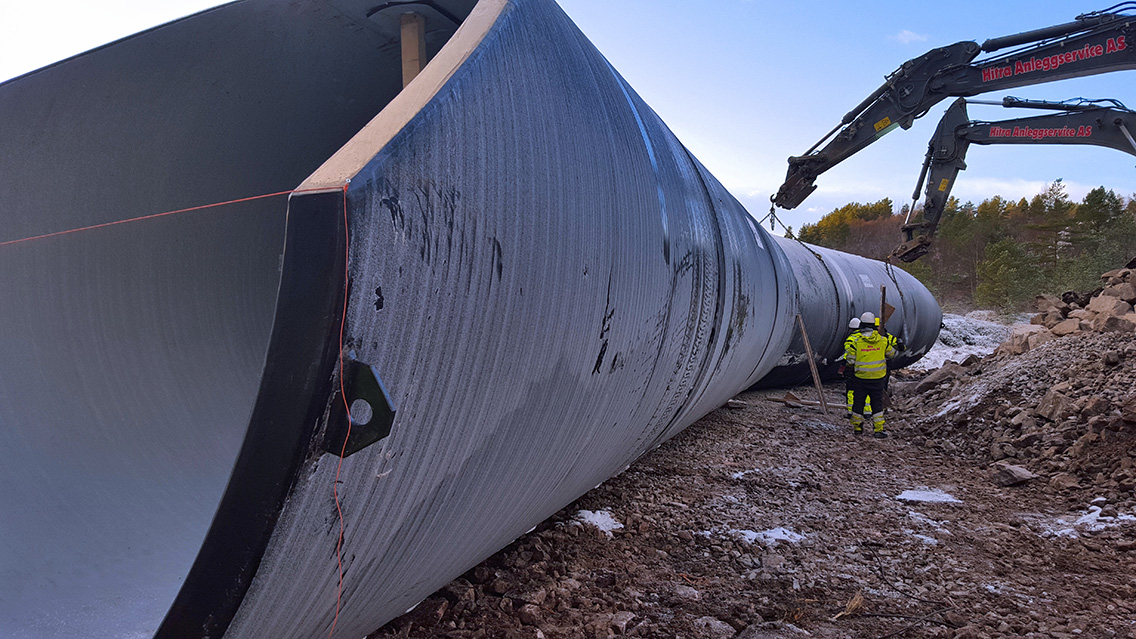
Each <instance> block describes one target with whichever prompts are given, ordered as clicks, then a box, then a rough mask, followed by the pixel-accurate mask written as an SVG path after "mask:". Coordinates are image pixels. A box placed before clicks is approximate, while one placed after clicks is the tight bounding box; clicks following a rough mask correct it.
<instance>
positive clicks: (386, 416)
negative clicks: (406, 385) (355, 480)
mask: <svg viewBox="0 0 1136 639" xmlns="http://www.w3.org/2000/svg"><path fill="white" fill-rule="evenodd" d="M343 388H344V390H345V391H346V395H347V399H346V401H344V397H343V394H341V393H340V391H339V390H338V389H337V390H336V391H335V394H334V395H332V398H331V410H330V411H328V418H327V429H326V431H325V433H324V438H323V443H322V445H321V448H322V449H323V450H324V451H326V452H329V453H331V454H333V455H338V456H340V457H349V456H350V455H353V454H355V453H357V452H359V451H361V450H363V449H364V448H367V447H368V446H370V445H372V444H374V443H376V442H378V441H381V440H383V439H385V438H386V437H387V436H388V435H390V432H391V426H393V425H394V418H395V413H396V409H395V406H394V403H393V402H392V401H391V398H390V394H389V393H388V392H387V389H386V386H384V385H383V381H382V378H380V377H379V372H378V370H377V369H375V367H374V366H371V365H369V364H365V363H363V362H360V361H357V360H355V359H347V358H345V360H344V362H343ZM349 406H350V411H348V407H349ZM349 412H350V415H351V417H350V420H349V419H348V413H349Z"/></svg>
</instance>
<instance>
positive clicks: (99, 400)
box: [0, 0, 937, 638]
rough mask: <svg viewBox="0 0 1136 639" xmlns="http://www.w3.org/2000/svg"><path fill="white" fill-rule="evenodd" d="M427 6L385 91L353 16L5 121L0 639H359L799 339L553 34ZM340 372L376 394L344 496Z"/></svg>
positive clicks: (498, 12)
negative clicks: (409, 61)
mask: <svg viewBox="0 0 1136 639" xmlns="http://www.w3.org/2000/svg"><path fill="white" fill-rule="evenodd" d="M438 5H439V6H440V7H441V8H442V9H444V12H435V13H436V14H437V15H433V14H430V10H431V8H430V7H428V6H425V7H424V8H422V10H423V12H425V13H427V14H428V15H427V18H428V32H429V34H430V37H431V38H433V39H432V40H431V42H432V43H433V44H432V45H431V52H432V53H433V54H435V57H434V60H433V61H432V62H431V63H430V64H429V65H428V66H427V67H426V69H425V70H424V71H423V73H422V74H421V75H419V76H418V78H417V79H415V81H414V82H413V83H411V85H410V86H409V87H407V88H406V89H405V90H400V89H401V85H400V79H401V68H400V65H399V64H398V60H397V57H396V56H397V51H398V48H397V46H396V42H395V40H394V38H395V37H396V34H397V29H396V28H394V26H393V25H396V24H397V22H398V15H397V12H396V13H395V14H393V15H391V14H389V11H388V10H384V11H380V12H379V13H378V14H376V15H373V16H371V17H370V18H368V17H367V16H368V13H370V11H371V9H373V8H374V6H373V3H367V2H356V1H354V0H336V1H334V2H330V3H328V2H324V1H322V0H321V1H318V2H317V1H316V0H310V1H302V2H290V3H280V2H275V1H269V0H246V1H244V2H237V3H233V4H230V5H226V6H224V7H221V8H219V9H216V10H213V11H210V12H206V13H204V14H200V15H197V16H194V17H191V18H188V19H185V20H181V21H178V22H175V23H171V24H170V25H166V26H164V27H160V28H158V29H154V30H151V31H149V32H146V33H143V34H139V35H138V36H134V37H132V38H128V39H126V40H123V41H120V42H117V43H114V44H112V45H108V46H107V47H104V48H102V49H99V50H96V51H93V52H90V53H88V54H84V55H82V56H78V57H76V58H74V59H71V60H68V61H65V62H63V63H60V64H58V65H55V66H53V67H50V68H47V69H44V70H41V71H39V72H36V73H33V74H30V75H28V76H25V77H23V78H20V79H17V80H14V81H12V82H9V83H6V84H4V85H0V139H2V140H3V141H4V142H5V148H6V149H18V152H6V153H5V154H4V155H3V156H2V157H0V215H2V216H3V220H4V224H3V225H2V226H0V268H2V270H0V272H2V273H4V277H3V278H0V296H2V297H0V299H3V301H4V303H3V304H2V305H0V327H2V329H0V349H2V353H3V357H2V358H0V447H2V448H3V450H4V451H5V453H6V454H5V457H4V460H3V461H0V482H2V483H3V484H4V485H5V487H6V490H5V491H4V493H3V495H0V534H3V538H4V539H5V544H4V546H3V550H2V551H0V552H2V553H3V554H2V555H0V575H2V576H3V578H2V579H0V629H2V630H3V632H2V633H0V634H4V635H5V636H15V637H36V638H38V637H72V636H99V637H138V636H148V635H156V636H159V637H202V636H208V637H219V636H226V637H265V636H271V637H313V636H318V635H323V636H326V635H327V633H328V631H329V630H330V628H331V626H332V624H333V622H334V624H335V627H336V634H337V635H338V636H361V635H362V634H365V633H367V632H369V631H371V630H373V629H374V628H376V627H377V626H379V625H381V624H382V623H383V622H385V621H386V620H388V619H390V618H392V617H393V616H395V615H397V614H399V613H401V612H402V611H404V610H406V609H407V608H409V607H410V606H412V605H413V604H414V603H415V602H417V601H418V600H420V599H421V598H422V597H424V596H426V595H428V594H429V593H430V592H432V591H433V590H434V589H436V588H437V587H439V586H441V585H442V584H444V583H446V582H447V581H448V580H450V579H452V578H453V577H454V576H456V575H458V574H460V573H461V572H463V571H464V570H466V569H467V568H469V567H470V566H472V565H474V564H476V563H477V562H479V561H480V560H481V559H483V558H484V557H486V556H488V555H489V554H491V553H492V552H494V551H495V550H497V549H499V548H500V547H502V546H504V545H505V544H507V543H508V542H509V541H511V540H512V539H514V538H516V537H517V536H518V535H520V534H522V533H523V532H524V531H525V530H527V529H529V528H531V527H532V526H534V525H536V524H537V523H538V522H540V521H541V520H543V519H544V518H546V517H548V516H549V515H550V514H552V513H553V512H555V511H556V510H557V509H559V508H561V507H562V506H564V505H565V504H567V503H569V502H570V501H571V500H573V499H575V498H576V497H578V496H579V495H581V494H582V493H584V492H585V491H587V490H588V489H590V488H592V487H593V486H595V485H596V484H598V483H600V482H602V481H604V480H605V479H606V478H608V477H610V476H611V475H613V474H614V473H617V472H619V471H620V470H621V469H623V468H625V467H626V466H627V465H628V464H630V463H631V462H632V461H634V460H635V459H636V458H637V457H638V456H640V455H641V454H643V453H644V452H646V451H648V450H650V449H651V448H653V447H655V446H657V445H658V444H659V443H661V442H662V441H664V440H666V439H667V438H669V437H671V436H673V435H674V434H676V433H678V432H679V431H680V430H682V429H683V428H685V427H686V426H687V425H689V424H690V423H692V422H693V421H695V420H696V419H698V418H699V417H701V416H702V415H705V414H706V413H707V412H709V411H711V410H713V409H714V408H715V407H717V406H720V405H721V404H722V403H724V402H725V401H726V400H727V399H728V398H729V397H730V396H732V395H733V394H735V393H736V392H738V391H739V390H742V389H744V388H746V387H748V386H750V385H752V384H753V383H755V382H756V381H758V380H759V379H761V378H763V377H765V376H766V375H767V373H768V372H769V371H770V370H772V369H773V368H774V366H775V365H776V364H777V363H778V361H779V360H780V359H781V357H782V355H783V353H784V352H785V351H786V349H787V348H790V343H791V340H792V336H793V334H794V331H795V326H794V317H795V315H796V313H797V312H798V309H800V310H802V311H803V312H804V313H805V315H806V320H807V321H809V322H811V323H813V324H815V323H816V321H815V320H814V319H813V318H812V312H811V311H809V310H808V309H809V308H810V306H809V304H810V303H811V302H808V303H806V301H808V300H812V297H810V296H811V295H813V294H812V293H809V292H802V293H798V288H799V284H798V281H799V280H801V278H802V274H801V273H798V272H797V271H796V270H795V268H794V267H793V266H792V260H793V258H792V255H793V251H792V250H789V251H786V249H785V248H783V247H782V245H781V244H779V242H778V241H777V240H775V239H774V238H772V237H770V236H769V235H768V234H767V233H765V232H764V231H763V230H761V229H760V228H758V227H757V226H756V225H755V224H754V222H753V220H752V219H751V218H750V217H749V216H748V215H747V214H746V212H745V211H744V209H743V208H742V207H741V206H740V205H739V204H738V203H737V201H736V200H734V199H733V198H732V197H731V196H730V195H729V194H728V193H727V192H726V191H725V190H724V189H723V188H722V186H721V185H720V184H719V183H718V182H717V181H716V180H715V179H714V178H713V177H712V176H711V175H710V174H709V173H708V172H707V171H706V170H705V169H704V168H703V167H702V166H701V165H700V164H699V163H698V162H697V161H696V160H694V159H693V158H692V157H691V156H690V154H689V153H688V152H687V151H686V149H685V148H684V147H683V146H682V145H681V144H680V143H679V142H678V140H676V139H675V137H674V136H673V135H672V134H671V133H670V131H669V130H667V128H666V127H665V126H664V125H663V123H662V122H661V121H660V120H659V119H658V117H657V116H656V115H655V114H654V113H653V112H652V111H651V110H650V109H649V108H648V107H647V105H646V104H644V103H643V102H642V100H640V99H639V98H638V96H637V95H636V94H635V93H634V91H633V90H632V89H631V88H630V87H629V86H628V85H627V83H626V82H625V81H624V80H623V79H622V78H621V77H620V76H619V75H618V73H616V71H615V70H614V69H613V68H612V67H611V66H610V65H609V64H608V63H607V62H606V60H604V59H603V57H602V56H601V55H600V54H599V53H598V52H597V51H596V50H595V48H594V47H593V46H592V45H591V44H590V43H589V42H588V41H587V40H586V39H585V38H584V37H583V36H582V35H581V34H580V33H579V31H578V30H577V29H576V28H575V27H574V26H573V25H572V24H571V22H570V21H569V20H568V18H567V17H566V16H565V15H564V14H563V12H561V11H560V9H559V8H558V7H557V6H556V5H555V4H554V3H553V2H551V0H481V2H479V3H477V4H476V6H474V5H473V4H472V2H465V3H463V2H458V1H456V0H455V1H452V2H451V1H441V0H439V2H438ZM443 13H449V14H452V15H455V16H459V17H461V18H462V19H463V20H464V22H463V24H462V26H461V28H460V29H458V30H457V32H456V33H454V25H453V24H452V23H450V22H449V21H448V20H444V19H442V18H444V15H443ZM431 16H433V17H431ZM443 23H445V24H448V26H442V25H443ZM443 42H446V44H445V46H442V43H443ZM372 118H373V119H372ZM296 187H300V191H298V192H296V193H294V194H293V195H292V196H291V197H290V198H289V199H287V200H286V199H284V198H283V197H275V198H265V199H258V200H252V201H248V202H243V203H240V204H232V205H227V206H222V207H212V208H207V209H201V210H197V211H193V212H188V213H180V214H176V215H169V216H162V217H156V218H148V219H145V220H142V221H138V222H131V223H124V224H115V225H113V226H99V227H98V228H93V229H88V230H85V231H82V232H76V233H70V234H67V235H62V236H51V237H46V238H42V239H38V240H34V241H26V242H18V243H9V244H3V242H11V241H14V240H20V239H22V238H27V237H32V236H37V235H41V234H47V233H53V232H58V231H64V230H69V229H79V228H85V227H91V226H97V225H101V224H108V223H116V222H120V221H125V220H130V219H134V218H138V217H141V216H147V215H152V214H155V213H160V212H165V211H172V210H177V209H183V208H187V207H193V206H199V205H205V204H211V203H216V202H222V201H226V200H233V199H240V198H246V197H251V196H256V195H261V194H268V193H273V192H277V191H282V190H291V189H294V188H296ZM857 259H858V258H857ZM856 268H859V267H858V266H857V267H856ZM801 281H803V280H801ZM345 285H346V288H345ZM817 290H818V291H819V290H821V289H817ZM344 293H346V295H345V296H344ZM817 295H820V297H819V298H818V299H823V296H824V295H827V293H823V294H821V293H817ZM928 299H929V297H928ZM344 303H345V305H344ZM914 303H915V304H916V307H917V309H918V310H919V312H920V313H921V312H922V306H920V305H925V304H927V303H928V302H927V301H926V300H922V299H921V298H920V300H917V301H916V302H914ZM929 304H930V305H932V306H934V301H933V300H930V302H929ZM905 309H906V307H905ZM928 312H929V311H928ZM934 312H937V306H934ZM821 323H822V324H823V322H821ZM889 327H890V325H889ZM829 328H831V327H829ZM810 330H813V329H811V328H810ZM824 330H825V329H824V327H818V328H816V331H817V333H818V335H819V334H820V333H823V332H824ZM830 332H836V331H830ZM341 333H342V339H341ZM341 355H342V359H344V360H346V362H345V364H344V365H343V366H344V368H343V369H342V370H345V371H347V377H348V378H349V379H344V380H342V381H343V382H344V386H345V387H346V388H348V389H349V391H348V395H349V397H348V398H347V399H348V400H349V401H350V400H353V399H356V398H355V397H353V396H351V395H353V393H354V392H355V390H353V389H356V388H365V387H367V385H368V384H370V387H371V388H373V389H382V390H383V391H384V392H385V397H384V396H381V394H380V395H379V396H376V395H370V396H368V397H367V398H366V399H368V400H369V401H370V402H371V403H372V406H371V408H372V409H373V412H374V415H375V416H374V419H373V422H374V423H368V424H366V425H364V424H363V423H362V421H365V420H364V418H363V417H360V418H359V423H357V424H356V425H355V426H354V428H356V429H357V430H356V431H355V432H356V436H357V437H358V435H359V434H360V433H363V434H365V435H366V434H373V435H374V436H375V438H377V441H376V442H374V443H370V441H369V440H368V441H366V442H363V443H360V444H359V445H358V448H359V449H358V450H356V449H355V448H356V447H355V446H352V447H351V448H350V449H349V452H350V453H351V454H350V455H349V456H347V457H346V458H345V459H343V460H342V467H340V458H339V457H338V456H337V455H336V454H333V453H329V452H326V451H328V450H332V451H337V452H338V451H339V450H341V449H340V447H339V446H338V444H339V440H338V439H337V433H339V432H340V431H341V429H342V427H344V426H345V425H346V423H345V422H344V421H343V420H344V417H343V416H342V413H343V412H344V411H343V410H341V409H340V408H339V406H340V405H341V404H340V403H341V402H342V401H343V398H342V397H339V396H338V395H337V389H338V388H339V387H340V381H341V380H340V370H341V364H340V359H341V357H340V356H341ZM372 375H373V377H372ZM388 402H389V404H390V405H389V407H388V406H386V404H387V403H388ZM388 408H389V409H390V410H394V411H397V412H394V414H393V415H391V413H390V411H389V410H388ZM359 410H360V411H361V409H359ZM360 414H361V412H360ZM387 418H392V419H391V420H390V422H389V423H388V422H386V421H385V420H386V419H387ZM377 424H382V425H386V426H389V427H390V432H389V434H386V435H385V436H384V434H385V432H384V431H381V430H378V429H376V428H375V426H376V425H377ZM351 441H352V442H357V441H358V439H357V438H356V439H354V440H351ZM337 477H338V480H337ZM337 482H338V483H337ZM336 493H337V494H338V505H337V504H336V500H335V494H336ZM341 513H342V525H343V531H344V532H343V535H342V537H341V536H340V532H339V531H340V514H341ZM341 568H342V571H343V585H342V591H341V592H340V588H339V580H340V570H341ZM340 594H341V595H342V596H340ZM337 601H338V602H339V603H340V604H341V607H340V608H339V610H338V612H337Z"/></svg>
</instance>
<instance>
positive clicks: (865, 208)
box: [797, 180, 1136, 311]
mask: <svg viewBox="0 0 1136 639" xmlns="http://www.w3.org/2000/svg"><path fill="white" fill-rule="evenodd" d="M907 213H908V207H907V206H904V207H903V208H902V209H901V210H900V211H899V212H898V213H897V212H895V211H894V205H893V204H892V201H891V200H890V199H886V198H885V199H883V200H880V201H878V202H874V203H870V204H860V203H851V204H847V205H845V206H842V207H840V208H838V209H836V210H834V211H833V212H831V213H829V214H828V215H825V216H824V217H822V218H821V219H820V220H819V221H817V223H816V224H805V225H804V226H802V227H801V229H800V232H799V233H797V237H798V238H799V239H801V240H803V241H805V242H809V243H811V244H817V245H820V246H825V247H829V248H833V249H837V250H841V251H847V252H850V253H856V254H858V255H863V256H865V257H871V258H876V259H883V258H885V257H887V256H888V255H889V254H890V253H891V251H892V249H894V248H895V247H896V245H898V244H899V242H900V241H901V239H902V232H901V228H900V227H902V226H903V224H904V221H905V219H906V218H907ZM920 214H921V210H918V209H917V210H916V216H915V217H918V216H919V215H920ZM1134 256H1136V199H1133V198H1125V197H1122V196H1119V195H1117V194H1116V193H1115V192H1113V191H1111V190H1106V189H1105V188H1104V187H1099V188H1096V189H1093V190H1092V191H1090V192H1089V193H1088V194H1087V195H1086V196H1085V197H1084V199H1083V200H1081V201H1080V202H1074V201H1072V200H1071V199H1070V198H1069V196H1068V194H1067V193H1066V191H1065V185H1064V184H1062V183H1061V181H1060V180H1057V181H1055V182H1053V183H1051V184H1049V185H1048V186H1047V187H1046V188H1045V189H1044V190H1043V191H1042V192H1041V193H1039V194H1037V195H1035V196H1034V197H1033V198H1032V199H1030V200H1028V201H1027V200H1026V199H1025V198H1022V199H1021V200H1018V201H1014V200H1010V199H1006V198H1003V197H1000V196H995V197H992V198H990V199H987V200H984V201H983V202H982V203H980V204H977V205H975V204H974V203H972V202H966V203H965V204H964V203H961V202H959V200H958V199H956V198H953V197H952V198H951V199H950V200H949V201H948V202H947V206H946V208H945V210H944V212H943V217H942V220H941V222H940V224H939V229H938V232H937V234H936V236H935V240H934V242H933V244H932V246H931V251H930V253H928V254H927V255H926V256H924V257H922V258H921V259H919V260H918V261H916V262H914V263H912V264H901V266H902V267H903V268H904V269H905V270H907V271H908V272H910V273H911V274H912V275H914V276H915V277H917V278H919V280H920V281H922V282H923V283H924V284H925V285H926V286H927V287H928V288H929V289H931V291H932V293H934V294H935V295H936V297H938V298H939V300H940V302H942V303H943V304H944V305H945V306H946V307H948V308H995V309H1001V310H1004V311H1012V310H1022V309H1024V308H1026V307H1027V306H1028V304H1029V303H1030V302H1031V301H1032V300H1033V299H1034V297H1035V296H1037V295H1039V294H1053V295H1060V294H1061V293H1063V292H1065V291H1069V290H1076V291H1083V290H1092V289H1093V288H1094V287H1096V286H1098V284H1099V283H1098V278H1099V276H1100V274H1101V273H1102V272H1105V271H1108V270H1111V269H1114V268H1117V265H1123V264H1124V263H1126V262H1128V261H1129V260H1130V259H1131V258H1132V257H1134Z"/></svg>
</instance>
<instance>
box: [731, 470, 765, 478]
mask: <svg viewBox="0 0 1136 639" xmlns="http://www.w3.org/2000/svg"><path fill="white" fill-rule="evenodd" d="M758 470H759V469H756V468H755V469H753V470H743V471H741V472H737V473H734V474H733V475H730V477H731V478H733V479H741V478H743V477H745V476H746V475H749V474H750V473H756V472H758Z"/></svg>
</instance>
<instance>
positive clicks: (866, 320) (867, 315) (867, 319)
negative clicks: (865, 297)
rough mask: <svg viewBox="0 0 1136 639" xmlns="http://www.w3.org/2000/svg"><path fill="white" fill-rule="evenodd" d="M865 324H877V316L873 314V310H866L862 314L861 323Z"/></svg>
mask: <svg viewBox="0 0 1136 639" xmlns="http://www.w3.org/2000/svg"><path fill="white" fill-rule="evenodd" d="M864 324H867V325H868V326H875V324H876V316H875V315H872V312H871V311H865V312H864V314H863V315H861V316H860V325H861V326H862V325H864Z"/></svg>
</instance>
